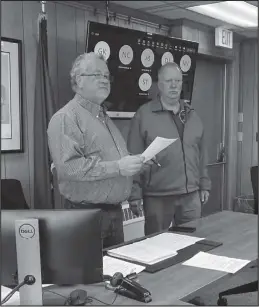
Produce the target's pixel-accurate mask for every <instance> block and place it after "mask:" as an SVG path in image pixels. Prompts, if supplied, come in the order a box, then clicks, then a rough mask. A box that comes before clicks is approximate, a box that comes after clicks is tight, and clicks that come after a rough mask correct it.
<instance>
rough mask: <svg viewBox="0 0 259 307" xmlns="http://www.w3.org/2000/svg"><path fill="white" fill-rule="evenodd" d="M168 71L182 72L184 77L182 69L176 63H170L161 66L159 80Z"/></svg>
mask: <svg viewBox="0 0 259 307" xmlns="http://www.w3.org/2000/svg"><path fill="white" fill-rule="evenodd" d="M167 69H169V70H170V69H176V70H178V71H179V72H180V74H181V75H182V71H181V69H180V67H179V66H178V65H177V64H176V63H175V62H168V63H166V64H164V65H163V66H161V67H160V68H159V70H158V74H157V76H158V80H159V79H160V78H161V76H162V75H163V74H164V72H165V71H166V70H167Z"/></svg>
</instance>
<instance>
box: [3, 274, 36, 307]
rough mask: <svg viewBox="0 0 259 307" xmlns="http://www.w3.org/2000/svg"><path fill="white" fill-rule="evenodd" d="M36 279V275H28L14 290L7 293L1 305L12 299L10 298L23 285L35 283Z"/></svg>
mask: <svg viewBox="0 0 259 307" xmlns="http://www.w3.org/2000/svg"><path fill="white" fill-rule="evenodd" d="M35 281H36V279H35V277H34V276H32V275H26V276H25V277H24V280H23V281H22V282H21V283H20V284H19V285H17V286H16V287H14V288H13V290H12V291H11V292H10V293H9V294H7V296H6V297H5V298H4V299H3V300H2V301H1V305H3V304H5V303H7V302H8V301H9V300H10V298H11V297H12V296H13V295H14V293H15V292H16V291H18V290H19V289H20V288H21V287H23V286H24V285H28V286H30V285H33V284H34V283H35Z"/></svg>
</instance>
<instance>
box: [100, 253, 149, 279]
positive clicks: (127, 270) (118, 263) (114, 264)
mask: <svg viewBox="0 0 259 307" xmlns="http://www.w3.org/2000/svg"><path fill="white" fill-rule="evenodd" d="M144 270H145V267H144V266H142V265H138V264H134V263H131V262H126V261H124V260H121V259H117V258H112V257H109V256H104V257H103V274H104V275H109V276H113V275H114V274H115V273H117V272H120V273H122V275H123V277H126V276H128V275H130V274H133V273H136V274H139V273H140V272H142V271H144Z"/></svg>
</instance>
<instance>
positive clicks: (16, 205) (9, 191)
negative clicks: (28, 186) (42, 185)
mask: <svg viewBox="0 0 259 307" xmlns="http://www.w3.org/2000/svg"><path fill="white" fill-rule="evenodd" d="M1 208H2V209H4V210H19V209H29V206H28V204H27V202H26V200H25V197H24V194H23V189H22V185H21V182H20V181H19V180H17V179H1Z"/></svg>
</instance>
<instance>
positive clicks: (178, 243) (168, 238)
mask: <svg viewBox="0 0 259 307" xmlns="http://www.w3.org/2000/svg"><path fill="white" fill-rule="evenodd" d="M203 239H204V238H198V237H191V236H187V235H181V234H177V233H172V232H165V233H161V234H159V235H157V236H154V237H151V238H148V239H146V240H145V241H147V242H149V243H150V244H152V245H156V246H157V247H159V248H167V249H170V250H172V251H175V252H177V251H178V250H179V249H182V248H185V247H187V246H190V245H193V244H195V243H196V242H198V241H201V240H203Z"/></svg>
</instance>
